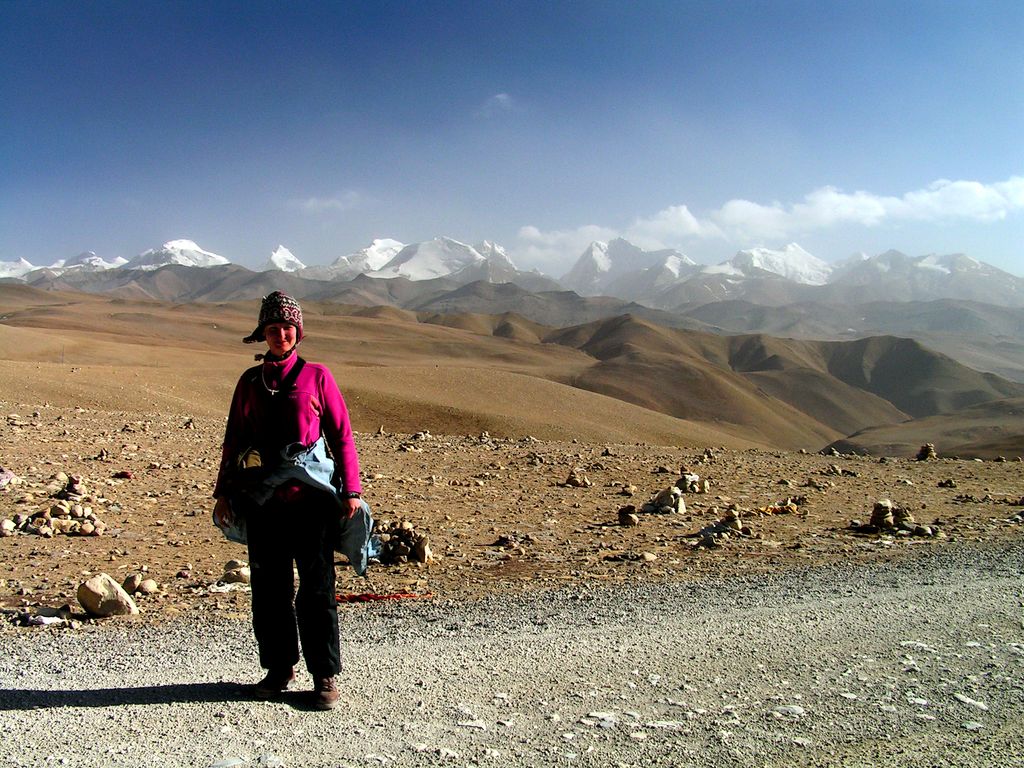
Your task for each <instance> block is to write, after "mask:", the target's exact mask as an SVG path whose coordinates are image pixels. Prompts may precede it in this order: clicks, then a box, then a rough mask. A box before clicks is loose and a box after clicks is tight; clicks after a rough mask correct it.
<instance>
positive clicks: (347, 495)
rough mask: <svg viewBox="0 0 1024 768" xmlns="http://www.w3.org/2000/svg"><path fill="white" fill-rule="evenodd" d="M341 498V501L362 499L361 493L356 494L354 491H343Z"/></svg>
mask: <svg viewBox="0 0 1024 768" xmlns="http://www.w3.org/2000/svg"><path fill="white" fill-rule="evenodd" d="M341 498H343V499H361V498H363V495H362V494H361V493H356V492H355V491H345V492H344V493H343V494H341Z"/></svg>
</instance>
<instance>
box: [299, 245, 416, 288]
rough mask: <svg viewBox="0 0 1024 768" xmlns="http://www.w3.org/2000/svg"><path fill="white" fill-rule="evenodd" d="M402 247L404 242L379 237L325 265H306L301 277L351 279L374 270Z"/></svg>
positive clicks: (391, 257) (385, 262)
mask: <svg viewBox="0 0 1024 768" xmlns="http://www.w3.org/2000/svg"><path fill="white" fill-rule="evenodd" d="M404 247H405V244H404V243H400V242H398V241H397V240H391V239H389V238H386V237H385V238H380V239H377V240H374V241H373V242H372V243H370V245H368V246H367V247H366V248H361V249H360V250H358V251H356V252H355V253H350V254H348V255H347V256H339V257H338V258H337V259H335V260H334V262H332V263H331V264H328V265H326V266H322V265H316V266H312V267H306V268H305V269H304V270H303V271H302V277H307V278H309V279H310V280H351V279H352V278H354V277H357V276H358V275H362V274H366V273H369V272H376V271H377V270H378V269H380V268H381V267H383V266H384V265H385V264H387V263H388V262H389V261H391V260H392V259H393V258H395V256H396V255H397V254H398V252H399V251H401V250H402V249H403V248H404Z"/></svg>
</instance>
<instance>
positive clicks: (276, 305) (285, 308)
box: [242, 291, 302, 344]
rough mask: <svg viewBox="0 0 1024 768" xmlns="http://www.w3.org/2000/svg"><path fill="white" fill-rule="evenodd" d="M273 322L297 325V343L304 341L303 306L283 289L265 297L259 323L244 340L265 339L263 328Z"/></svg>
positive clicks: (251, 341) (249, 342) (250, 341)
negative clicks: (283, 291) (282, 291)
mask: <svg viewBox="0 0 1024 768" xmlns="http://www.w3.org/2000/svg"><path fill="white" fill-rule="evenodd" d="M271 323H291V324H292V325H294V326H295V343H296V344H298V343H299V342H300V341H302V307H300V306H299V302H297V301H296V300H295V299H293V298H292V297H291V296H288V295H287V294H284V293H281V291H274V292H273V293H271V294H270V295H268V296H264V297H263V304H261V305H260V319H259V325H257V326H256V330H255V331H253V332H252V333H250V334H249V335H248V336H246V337H245V338H244V339H242V341H244V342H245V343H246V344H252V343H253V342H256V341H263V340H264V338H265V337H264V335H263V329H264V328H266V327H267V326H268V325H270V324H271Z"/></svg>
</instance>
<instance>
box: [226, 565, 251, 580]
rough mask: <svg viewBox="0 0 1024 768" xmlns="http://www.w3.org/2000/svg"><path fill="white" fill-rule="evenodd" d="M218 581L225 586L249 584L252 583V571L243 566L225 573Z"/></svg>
mask: <svg viewBox="0 0 1024 768" xmlns="http://www.w3.org/2000/svg"><path fill="white" fill-rule="evenodd" d="M220 580H221V581H222V582H224V583H225V584H249V583H250V582H251V581H252V571H251V570H249V566H247V565H243V566H241V567H239V568H233V569H232V570H230V571H225V572H224V575H223V576H221V577H220Z"/></svg>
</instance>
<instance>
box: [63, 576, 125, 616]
mask: <svg viewBox="0 0 1024 768" xmlns="http://www.w3.org/2000/svg"><path fill="white" fill-rule="evenodd" d="M78 602H79V603H81V605H82V607H83V608H85V610H86V612H88V613H89V614H91V615H93V616H101V617H102V616H122V615H134V614H137V613H138V612H139V608H138V606H137V605H135V601H134V600H132V598H131V595H129V594H128V593H127V592H125V591H124V589H122V588H121V585H120V584H118V583H117V582H116V581H114V580H113V579H112V578H111V577H110V576H109V575H107V574H105V573H98V574H96V575H95V576H93V577H92V578H91V579H89V580H88V581H85V582H82V584H80V585H79V587H78Z"/></svg>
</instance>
